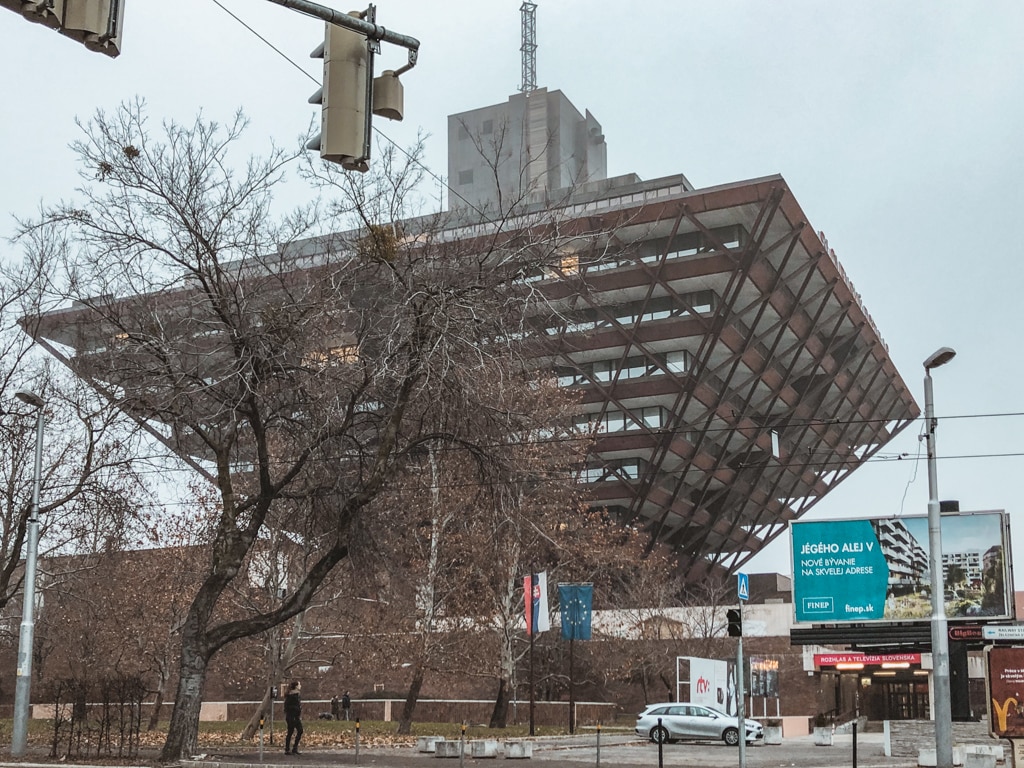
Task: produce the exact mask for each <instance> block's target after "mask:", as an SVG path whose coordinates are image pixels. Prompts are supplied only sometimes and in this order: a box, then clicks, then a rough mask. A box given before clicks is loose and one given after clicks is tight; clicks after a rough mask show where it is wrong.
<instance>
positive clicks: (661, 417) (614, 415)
mask: <svg viewBox="0 0 1024 768" xmlns="http://www.w3.org/2000/svg"><path fill="white" fill-rule="evenodd" d="M668 421H669V412H668V409H667V408H662V407H661V406H660V405H651V406H648V407H646V408H634V409H633V410H631V411H628V412H627V411H605V412H604V414H602V415H600V416H599V415H598V414H593V413H590V414H587V413H585V414H582V415H580V416H577V417H576V422H575V426H576V428H577V429H578V430H580V431H581V432H588V431H589V430H590V429H591V428H592V427H593V426H594V425H596V428H597V433H598V434H604V433H608V432H623V431H627V430H635V429H661V428H662V427H663V426H664V425H666V424H667V423H668Z"/></svg>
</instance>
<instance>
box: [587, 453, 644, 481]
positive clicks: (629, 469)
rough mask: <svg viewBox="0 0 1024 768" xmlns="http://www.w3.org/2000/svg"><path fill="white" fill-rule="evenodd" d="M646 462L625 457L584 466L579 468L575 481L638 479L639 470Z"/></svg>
mask: <svg viewBox="0 0 1024 768" xmlns="http://www.w3.org/2000/svg"><path fill="white" fill-rule="evenodd" d="M645 464H646V462H644V461H642V460H641V459H625V460H623V461H618V462H612V463H609V464H607V465H604V466H600V467H585V468H583V469H582V470H580V473H579V476H578V478H577V482H579V483H604V482H611V481H616V480H639V479H640V470H641V469H642V468H643V466H644V465H645Z"/></svg>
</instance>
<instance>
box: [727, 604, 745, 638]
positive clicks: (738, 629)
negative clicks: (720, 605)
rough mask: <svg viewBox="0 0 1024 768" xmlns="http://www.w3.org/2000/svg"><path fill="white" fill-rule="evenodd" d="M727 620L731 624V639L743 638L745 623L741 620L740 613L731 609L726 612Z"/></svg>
mask: <svg viewBox="0 0 1024 768" xmlns="http://www.w3.org/2000/svg"><path fill="white" fill-rule="evenodd" d="M725 620H726V621H727V622H729V637H743V621H742V620H741V619H740V612H739V610H738V609H736V608H730V609H729V610H727V611H726V612H725Z"/></svg>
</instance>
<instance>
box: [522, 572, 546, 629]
mask: <svg viewBox="0 0 1024 768" xmlns="http://www.w3.org/2000/svg"><path fill="white" fill-rule="evenodd" d="M523 596H524V598H525V599H524V601H523V602H524V603H525V607H526V635H527V637H529V636H531V635H533V634H534V633H535V632H536V633H537V634H539V633H541V632H544V631H546V630H549V629H551V617H550V616H549V615H548V573H547V571H541V572H540V573H534V574H532V575H530V576H524V577H523Z"/></svg>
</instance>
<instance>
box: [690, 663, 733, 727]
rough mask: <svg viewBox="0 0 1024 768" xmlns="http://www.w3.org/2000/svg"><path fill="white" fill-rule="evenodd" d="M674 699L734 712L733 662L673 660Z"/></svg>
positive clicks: (730, 712) (729, 713)
mask: <svg viewBox="0 0 1024 768" xmlns="http://www.w3.org/2000/svg"><path fill="white" fill-rule="evenodd" d="M676 698H678V700H679V701H686V702H689V703H691V704H704V705H705V706H708V707H714V708H715V709H718V710H720V711H722V712H725V713H726V714H727V715H732V714H735V713H736V662H734V661H722V660H721V659H702V658H698V657H696V656H678V657H676Z"/></svg>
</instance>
